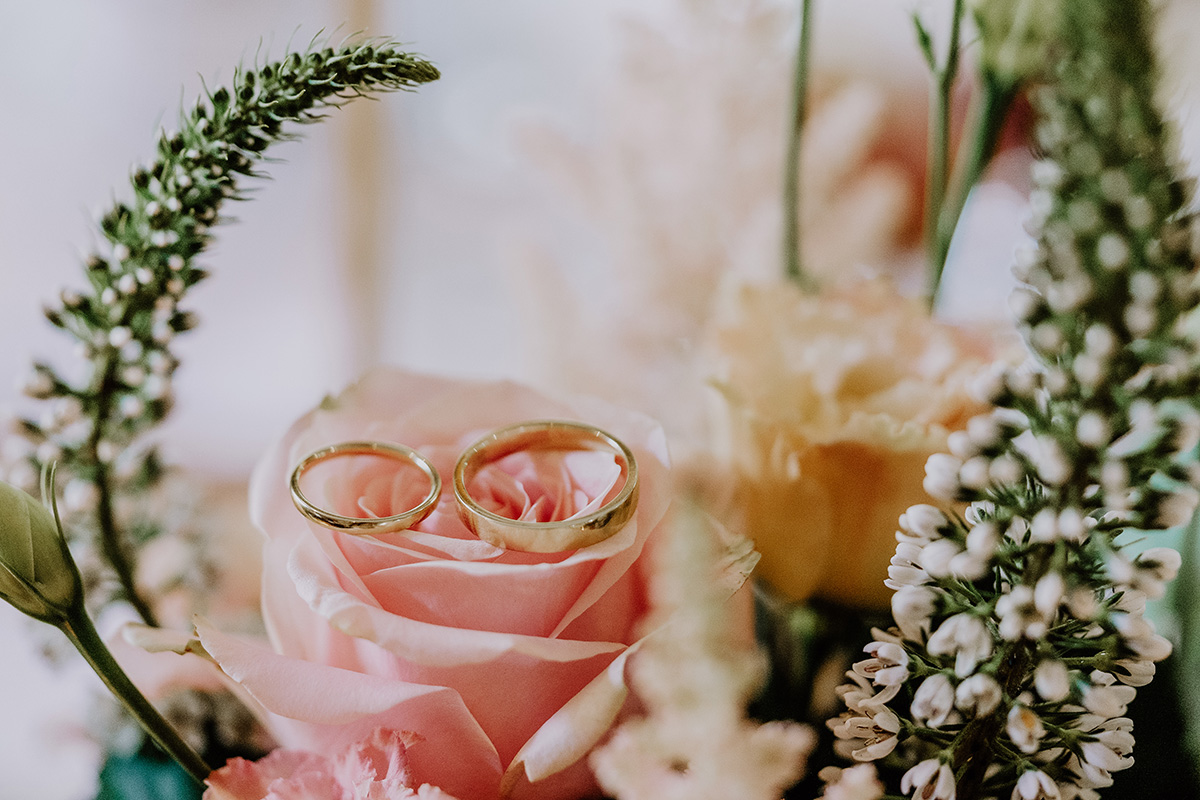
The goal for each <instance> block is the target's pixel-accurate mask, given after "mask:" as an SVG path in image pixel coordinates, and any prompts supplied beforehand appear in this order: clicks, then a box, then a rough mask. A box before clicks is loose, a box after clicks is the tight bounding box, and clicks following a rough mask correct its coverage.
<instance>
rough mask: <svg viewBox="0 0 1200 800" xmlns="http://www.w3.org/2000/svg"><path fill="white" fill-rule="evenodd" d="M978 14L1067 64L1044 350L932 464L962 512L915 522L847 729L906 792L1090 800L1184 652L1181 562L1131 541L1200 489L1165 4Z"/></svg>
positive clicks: (1045, 102) (1035, 329)
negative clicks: (1143, 702)
mask: <svg viewBox="0 0 1200 800" xmlns="http://www.w3.org/2000/svg"><path fill="white" fill-rule="evenodd" d="M975 5H976V13H977V15H978V18H979V19H980V20H981V21H982V23H983V24H980V26H979V28H980V33H981V37H982V39H981V49H982V54H983V57H984V59H985V60H987V59H990V60H991V61H992V64H991V66H990V67H989V68H991V69H994V70H997V71H1003V70H1004V69H1015V68H1023V69H1025V70H1027V72H1026V73H1025V75H1026V76H1028V75H1030V74H1032V71H1033V69H1034V68H1033V65H1034V64H1045V65H1046V70H1047V71H1046V73H1045V74H1043V75H1041V76H1039V77H1040V78H1041V79H1042V85H1041V86H1039V87H1038V89H1037V90H1036V92H1035V93H1034V97H1033V99H1034V107H1035V111H1036V113H1037V128H1036V134H1037V143H1038V147H1039V150H1040V159H1039V161H1038V162H1037V164H1036V166H1035V169H1034V175H1033V177H1034V185H1035V188H1034V192H1033V197H1032V199H1031V208H1032V213H1033V220H1032V224H1033V226H1034V227H1035V229H1036V230H1037V232H1038V236H1037V240H1038V246H1037V250H1036V251H1032V252H1030V253H1028V254H1026V255H1024V256H1022V257H1021V259H1020V260H1019V263H1018V273H1019V276H1020V278H1021V279H1022V280H1023V281H1024V283H1025V284H1026V286H1025V287H1024V288H1022V289H1021V290H1019V291H1018V292H1017V294H1016V295H1015V297H1014V301H1013V307H1014V311H1015V313H1016V315H1017V317H1018V320H1019V322H1020V324H1021V326H1022V330H1023V333H1024V335H1025V338H1026V340H1027V342H1028V345H1029V347H1030V350H1031V351H1032V353H1033V356H1031V359H1030V361H1029V362H1028V363H1026V364H1024V365H1022V366H1021V367H1019V368H1009V369H998V370H996V371H995V372H993V373H991V374H989V375H987V376H984V377H983V378H982V379H981V381H980V383H979V385H978V387H977V389H978V393H979V394H980V397H981V399H985V400H987V401H988V402H990V403H991V404H993V405H994V407H995V408H994V410H993V411H992V412H990V413H987V414H984V415H981V416H979V417H976V418H974V419H972V420H971V421H970V423H969V424H968V426H967V429H966V431H964V432H961V433H956V434H954V435H953V436H952V437H951V439H950V442H949V446H950V451H951V452H950V453H947V454H938V455H935V456H933V457H931V458H930V460H929V462H928V464H927V467H926V479H925V489H926V491H927V492H928V493H929V494H930V495H931V496H933V497H934V498H936V499H937V500H938V501H939V502H941V503H943V504H944V505H945V510H943V509H939V508H935V507H934V506H930V505H920V506H914V507H913V508H911V509H909V510H908V511H907V512H906V513H905V514H904V516H903V517H901V520H900V531H899V532H898V534H897V542H898V544H897V548H896V555H895V557H894V558H893V559H892V564H891V568H890V569H889V580H888V585H889V586H890V587H892V588H893V589H895V590H896V594H895V595H894V597H893V602H892V611H893V616H894V617H895V620H896V627H895V628H894V629H892V630H891V631H886V632H885V631H880V632H879V633H878V635H877V637H876V638H877V640H876V641H875V642H873V643H872V644H870V645H868V647H867V648H866V650H867V652H868V655H869V656H870V658H868V659H867V660H865V661H862V662H860V663H858V664H856V665H855V669H854V673H852V674H853V679H854V681H855V682H854V684H853V685H851V686H848V687H846V689H845V690H844V698H845V700H846V703H847V706H848V709H849V710H848V711H847V712H846V713H844V714H843V715H842V717H841V718H839V719H838V720H836V721H835V722H834V723H833V727H834V732H835V734H836V735H837V737H838V738H839V739H840V740H841V742H842V745H843V746H844V748H845V749H846V750H847V751H849V753H850V754H852V755H853V756H854V757H855V758H857V759H860V760H875V759H881V758H889V757H891V758H895V756H893V755H892V754H894V753H898V752H900V751H898V750H897V747H898V745H899V744H900V743H901V742H904V743H905V746H904V748H902V749H903V751H904V752H906V753H907V754H909V756H910V757H912V758H914V759H915V760H916V761H917V763H915V764H914V765H911V767H910V768H909V769H908V771H907V772H906V773H905V774H904V777H903V779H902V780H901V785H900V790H901V792H902V793H904V794H905V795H908V796H915V797H921V798H923V800H949V798H951V797H954V798H957V800H980V798H984V797H1022V798H1036V797H1053V796H1063V797H1079V796H1083V797H1091V796H1095V795H1094V793H1095V790H1097V789H1100V788H1103V787H1105V786H1107V785H1109V783H1111V780H1112V773H1113V772H1115V771H1118V770H1121V769H1125V768H1126V767H1128V766H1129V765H1130V764H1132V757H1131V754H1132V748H1133V744H1134V739H1133V734H1132V723H1131V722H1130V721H1129V719H1128V718H1127V717H1126V716H1125V713H1126V709H1127V706H1128V704H1129V702H1131V701H1132V700H1133V698H1134V696H1135V695H1136V689H1137V687H1141V686H1144V685H1146V684H1147V683H1149V682H1150V680H1151V679H1152V677H1153V675H1154V670H1155V667H1154V665H1155V662H1157V661H1161V660H1162V659H1163V658H1166V657H1167V655H1169V654H1170V652H1171V645H1170V643H1169V642H1168V641H1167V640H1166V639H1164V638H1163V637H1162V636H1159V635H1158V634H1157V633H1156V632H1155V631H1154V628H1153V626H1152V625H1151V624H1150V622H1149V621H1147V620H1146V619H1145V617H1144V608H1145V602H1146V599H1147V598H1154V597H1161V596H1162V594H1163V592H1164V587H1165V584H1166V583H1167V582H1168V581H1170V580H1171V579H1172V578H1173V577H1174V576H1175V574H1176V573H1177V572H1178V570H1179V567H1180V561H1181V560H1180V556H1179V554H1178V553H1175V552H1174V551H1172V550H1169V549H1167V548H1161V547H1155V548H1150V549H1148V550H1146V551H1144V552H1142V553H1141V554H1140V555H1136V556H1135V555H1131V554H1130V553H1128V552H1126V550H1127V545H1128V543H1129V541H1130V539H1131V538H1132V537H1133V536H1134V535H1137V536H1146V535H1152V533H1153V532H1154V531H1157V530H1162V529H1165V528H1168V527H1173V526H1175V525H1179V524H1182V523H1184V522H1186V521H1187V520H1188V519H1189V518H1190V517H1191V515H1192V513H1193V512H1194V510H1195V508H1196V504H1197V500H1200V491H1198V488H1197V487H1200V470H1198V469H1197V468H1196V466H1195V464H1196V457H1197V454H1198V452H1200V401H1198V400H1197V396H1198V391H1197V390H1198V389H1200V343H1198V342H1197V341H1196V339H1195V338H1194V336H1192V335H1191V334H1190V333H1189V332H1188V330H1187V328H1186V326H1185V325H1184V324H1183V321H1184V319H1185V317H1186V316H1187V315H1188V314H1189V313H1190V312H1192V311H1193V310H1194V309H1195V308H1196V307H1197V305H1198V304H1200V289H1198V287H1197V285H1196V282H1195V280H1194V276H1193V265H1194V263H1195V260H1196V255H1197V254H1196V253H1195V252H1194V250H1193V246H1192V242H1191V238H1190V236H1189V231H1188V220H1187V217H1186V209H1187V207H1188V201H1189V196H1188V191H1187V188H1186V183H1185V182H1184V181H1183V180H1181V178H1180V175H1181V172H1180V168H1179V165H1178V164H1177V162H1176V160H1175V157H1174V155H1173V154H1172V153H1171V150H1170V146H1169V140H1170V137H1169V135H1168V131H1167V127H1166V125H1165V123H1164V122H1163V119H1162V116H1161V113H1160V112H1159V110H1158V109H1157V108H1156V107H1155V105H1154V98H1155V96H1156V92H1155V89H1156V85H1155V81H1156V79H1157V71H1156V67H1155V60H1154V49H1153V46H1152V41H1151V27H1152V26H1151V8H1150V4H1149V3H1148V2H1146V1H1145V0H1138V1H1137V2H1130V1H1129V0H1088V1H1087V2H1079V1H1078V0H1059V2H1054V3H1041V4H1037V3H1032V2H1027V1H1026V0H1023V1H1022V2H1019V3H1016V4H1013V3H1009V2H1000V0H987V2H977V3H976V4H975ZM959 504H967V510H966V512H965V514H963V515H962V516H960V515H959V514H957V513H954V512H952V511H950V510H949V509H950V508H951V507H953V506H955V505H959ZM1130 532H1133V533H1130ZM909 763H910V764H911V762H909Z"/></svg>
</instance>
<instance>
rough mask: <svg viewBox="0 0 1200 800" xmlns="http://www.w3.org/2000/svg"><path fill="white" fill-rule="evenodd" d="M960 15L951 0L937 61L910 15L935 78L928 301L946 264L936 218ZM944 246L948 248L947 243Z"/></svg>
mask: <svg viewBox="0 0 1200 800" xmlns="http://www.w3.org/2000/svg"><path fill="white" fill-rule="evenodd" d="M962 17H963V0H954V6H953V10H952V11H951V18H950V36H949V39H948V41H947V42H946V57H945V59H944V60H943V61H942V63H941V64H940V65H939V64H938V63H937V60H936V56H935V55H934V53H933V43H932V38H931V37H930V35H929V32H928V31H927V30H926V29H925V27H924V25H923V24H922V23H921V21H920V19H919V18H917V17H914V18H913V22H914V24H915V25H916V29H917V39H918V42H919V43H920V45H921V49H922V51H923V52H924V54H925V59H926V62H927V63H928V64H929V68H930V70H931V71H932V73H933V81H934V95H933V102H932V103H930V104H929V159H928V162H927V163H926V182H925V241H926V243H927V244H928V246H929V248H930V251H929V268H930V275H929V280H928V288H927V291H928V293H929V298H930V300H929V302H930V305H932V304H933V299H934V298H935V297H936V296H937V287H938V284H939V283H940V282H941V279H942V270H943V269H944V268H945V266H946V257H945V254H944V253H942V252H941V241H940V236H939V227H940V226H939V224H938V221H939V220H940V219H941V216H942V205H943V203H944V202H945V197H946V190H947V185H948V183H949V181H950V109H951V105H952V101H953V94H954V83H955V80H956V79H957V77H958V61H959V51H960V49H961V39H962V34H961V26H962ZM946 250H947V251H948V250H949V246H948V245H947V247H946Z"/></svg>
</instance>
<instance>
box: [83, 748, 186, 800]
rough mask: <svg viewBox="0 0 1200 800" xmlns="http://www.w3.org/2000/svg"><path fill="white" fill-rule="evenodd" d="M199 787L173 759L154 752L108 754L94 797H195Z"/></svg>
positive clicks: (121, 799)
mask: <svg viewBox="0 0 1200 800" xmlns="http://www.w3.org/2000/svg"><path fill="white" fill-rule="evenodd" d="M203 793H204V790H203V788H202V787H199V786H197V785H196V783H195V782H194V781H193V780H192V779H191V778H190V777H189V776H188V774H187V771H186V770H184V769H183V768H182V767H180V766H179V765H178V764H176V763H175V762H174V761H170V760H166V759H163V758H161V757H157V756H155V755H144V754H141V753H139V754H136V755H131V756H122V755H110V756H109V757H108V759H107V760H105V762H104V767H103V768H102V769H101V770H100V793H99V794H97V795H96V800H199V798H200V796H201V795H202V794H203Z"/></svg>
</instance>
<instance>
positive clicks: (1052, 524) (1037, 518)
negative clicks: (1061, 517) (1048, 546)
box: [1029, 508, 1058, 542]
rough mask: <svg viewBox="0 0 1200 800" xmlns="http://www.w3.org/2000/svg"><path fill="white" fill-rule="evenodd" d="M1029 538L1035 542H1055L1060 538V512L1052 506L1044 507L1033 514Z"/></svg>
mask: <svg viewBox="0 0 1200 800" xmlns="http://www.w3.org/2000/svg"><path fill="white" fill-rule="evenodd" d="M1029 538H1030V539H1031V540H1032V541H1035V542H1053V541H1056V540H1057V539H1058V514H1056V513H1055V512H1054V509H1052V508H1043V509H1042V510H1041V511H1039V512H1038V513H1036V514H1034V515H1033V521H1032V522H1030V523H1029Z"/></svg>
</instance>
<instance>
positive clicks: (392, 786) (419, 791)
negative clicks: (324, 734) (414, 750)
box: [203, 728, 454, 800]
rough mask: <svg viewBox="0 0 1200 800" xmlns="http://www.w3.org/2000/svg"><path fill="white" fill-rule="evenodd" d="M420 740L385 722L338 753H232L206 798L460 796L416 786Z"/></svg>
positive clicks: (404, 799)
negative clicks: (255, 756)
mask: <svg viewBox="0 0 1200 800" xmlns="http://www.w3.org/2000/svg"><path fill="white" fill-rule="evenodd" d="M417 741H418V740H417V737H415V736H413V735H412V734H403V733H399V732H397V731H392V730H387V729H384V728H381V729H379V730H377V731H375V732H374V733H373V734H371V736H370V737H369V738H367V739H365V740H363V741H361V742H355V743H354V744H351V745H350V746H348V747H347V748H346V749H345V750H344V751H342V752H341V753H339V754H338V755H336V756H334V757H332V758H327V757H325V756H322V755H319V754H317V753H305V752H303V751H298V750H276V751H274V752H273V753H271V754H270V755H268V756H267V757H265V758H262V759H259V760H258V761H246V760H245V759H242V758H234V759H230V761H229V763H228V764H226V765H225V766H224V767H222V768H221V769H219V770H217V771H216V772H214V773H213V774H212V775H210V776H209V777H208V780H207V781H205V782H206V783H207V784H208V787H209V788H208V789H207V790H205V792H204V798H203V800H285V799H286V800H368V799H369V798H376V797H377V798H387V800H454V798H453V797H451V796H450V795H448V794H446V793H445V792H443V791H442V790H441V789H438V788H437V787H434V786H430V785H429V784H427V783H426V784H421V785H419V786H418V787H416V788H415V789H414V788H413V778H412V774H411V770H410V769H409V764H408V748H409V747H411V746H412V745H413V744H415V743H417Z"/></svg>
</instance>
